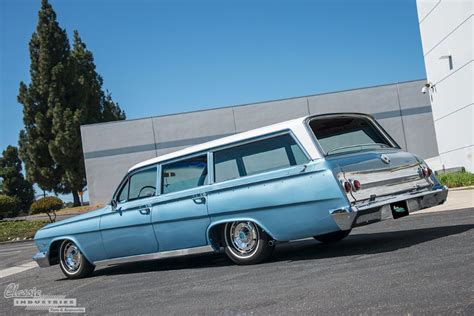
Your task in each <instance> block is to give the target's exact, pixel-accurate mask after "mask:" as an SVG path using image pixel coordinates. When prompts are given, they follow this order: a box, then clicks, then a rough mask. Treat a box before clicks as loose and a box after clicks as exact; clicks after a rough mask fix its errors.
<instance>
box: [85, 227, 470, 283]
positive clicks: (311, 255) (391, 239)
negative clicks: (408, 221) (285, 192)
mask: <svg viewBox="0 0 474 316" xmlns="http://www.w3.org/2000/svg"><path fill="white" fill-rule="evenodd" d="M473 228H474V224H470V225H454V226H441V227H433V228H421V229H413V230H401V231H390V232H381V233H367V234H366V233H362V234H358V233H355V234H354V235H349V236H348V237H347V238H346V239H344V240H343V241H340V242H337V243H332V244H322V243H320V242H317V241H315V240H313V239H305V240H300V241H294V242H290V243H283V244H280V245H278V246H277V247H276V249H275V252H274V253H273V256H272V258H271V259H270V261H269V262H279V261H290V262H291V261H300V260H314V259H324V258H334V257H346V256H354V255H370V254H380V253H386V252H392V251H396V250H398V249H403V248H407V247H411V246H414V245H417V244H421V243H424V242H427V241H431V240H435V239H439V238H443V237H447V236H451V235H456V234H460V233H463V232H466V231H468V230H471V229H473ZM229 265H234V264H233V263H232V262H231V261H230V260H229V259H228V258H227V257H226V256H225V254H223V253H222V252H221V253H210V254H203V255H189V256H183V257H176V258H166V259H158V260H149V261H141V262H133V263H123V264H118V265H113V266H107V267H104V268H99V269H97V270H96V271H95V272H94V274H93V275H92V276H91V277H96V276H110V275H120V274H131V273H142V272H154V271H155V272H157V271H172V270H183V269H204V268H213V267H224V266H229Z"/></svg>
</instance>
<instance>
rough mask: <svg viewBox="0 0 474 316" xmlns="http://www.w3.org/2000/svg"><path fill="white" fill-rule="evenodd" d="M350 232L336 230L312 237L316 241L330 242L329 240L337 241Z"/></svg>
mask: <svg viewBox="0 0 474 316" xmlns="http://www.w3.org/2000/svg"><path fill="white" fill-rule="evenodd" d="M350 233H351V230H350V229H349V230H339V231H337V232H332V233H329V234H324V235H319V236H314V239H316V240H317V241H320V242H322V243H325V244H326V243H331V242H338V241H340V240H343V239H344V238H346V237H347V236H349V234H350Z"/></svg>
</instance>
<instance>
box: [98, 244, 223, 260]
mask: <svg viewBox="0 0 474 316" xmlns="http://www.w3.org/2000/svg"><path fill="white" fill-rule="evenodd" d="M209 252H215V250H214V249H213V248H212V247H211V246H202V247H194V248H186V249H178V250H170V251H163V252H153V253H148V254H144V255H135V256H127V257H120V258H113V259H105V260H99V261H95V262H94V264H95V265H112V264H119V263H125V262H137V261H144V260H156V259H164V258H173V257H179V256H187V255H197V254H203V253H209Z"/></svg>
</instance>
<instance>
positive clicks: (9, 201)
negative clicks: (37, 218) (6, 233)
mask: <svg viewBox="0 0 474 316" xmlns="http://www.w3.org/2000/svg"><path fill="white" fill-rule="evenodd" d="M18 208H19V205H18V200H17V199H15V198H13V197H11V196H8V195H0V218H3V217H5V216H6V215H7V214H8V213H10V214H15V213H17V212H18Z"/></svg>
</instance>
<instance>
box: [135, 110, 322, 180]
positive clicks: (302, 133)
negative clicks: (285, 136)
mask: <svg viewBox="0 0 474 316" xmlns="http://www.w3.org/2000/svg"><path fill="white" fill-rule="evenodd" d="M306 118H307V116H305V117H300V118H297V119H293V120H289V121H285V122H281V123H277V124H273V125H268V126H265V127H261V128H257V129H253V130H249V131H246V132H242V133H238V134H234V135H231V136H227V137H223V138H219V139H215V140H212V141H209V142H206V143H202V144H198V145H194V146H190V147H187V148H184V149H181V150H178V151H175V152H172V153H169V154H166V155H162V156H159V157H156V158H152V159H149V160H146V161H143V162H140V163H138V164H136V165H134V166H133V167H132V168H130V169H129V171H132V170H135V169H138V168H141V167H145V166H148V165H152V164H155V163H159V162H162V161H166V160H171V159H174V158H178V157H182V156H186V155H190V154H193V153H196V152H200V151H207V150H209V149H211V148H215V147H220V146H224V145H227V144H232V143H235V142H239V141H242V140H245V139H249V138H254V137H258V136H262V135H266V134H271V133H275V132H279V131H283V130H288V129H290V130H292V131H293V133H294V134H295V135H296V136H297V137H298V140H299V141H300V142H301V143H302V144H303V146H304V147H305V149H306V150H307V152H308V154H309V155H310V156H311V158H313V159H314V158H318V157H320V155H319V152H318V151H317V150H316V148H314V146H312V147H313V148H312V149H311V148H310V149H309V150H308V147H307V146H306V144H307V143H308V142H310V143H312V140H311V138H310V137H309V135H308V133H307V131H306V128H305V126H304V124H303V122H304V120H305V119H306ZM310 147H311V146H310Z"/></svg>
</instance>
